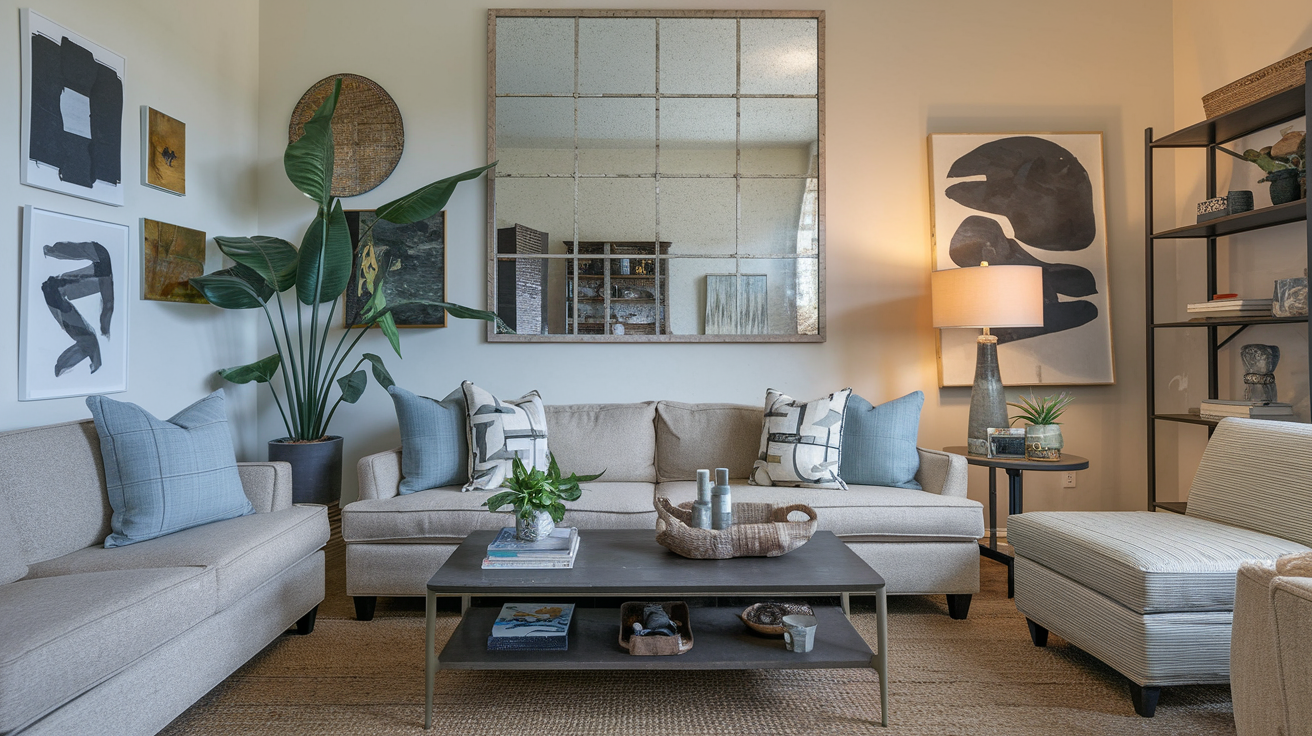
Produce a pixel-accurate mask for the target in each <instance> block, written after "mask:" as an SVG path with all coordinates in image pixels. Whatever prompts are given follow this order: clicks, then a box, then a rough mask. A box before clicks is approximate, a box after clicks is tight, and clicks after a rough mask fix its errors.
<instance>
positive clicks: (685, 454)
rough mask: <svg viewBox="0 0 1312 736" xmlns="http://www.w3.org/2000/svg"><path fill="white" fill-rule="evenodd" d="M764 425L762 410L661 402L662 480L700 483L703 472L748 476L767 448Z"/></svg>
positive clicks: (658, 447) (658, 441)
mask: <svg viewBox="0 0 1312 736" xmlns="http://www.w3.org/2000/svg"><path fill="white" fill-rule="evenodd" d="M763 424H764V421H763V416H762V413H761V408H760V407H759V406H742V405H739V404H681V403H679V402H677V401H661V402H658V403H657V404H656V477H657V480H658V481H660V482H662V483H663V482H665V481H670V480H696V479H697V471H698V469H701V468H705V469H708V470H711V469H714V468H728V469H729V477H730V478H746V477H747V476H749V475H751V474H752V465H753V464H754V463H755V462H756V456H757V454H758V453H759V452H760V449H761V426H762V425H763Z"/></svg>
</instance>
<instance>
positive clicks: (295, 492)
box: [269, 436, 342, 505]
mask: <svg viewBox="0 0 1312 736" xmlns="http://www.w3.org/2000/svg"><path fill="white" fill-rule="evenodd" d="M269 459H270V460H281V461H283V462H287V463H291V466H292V503H321V504H325V505H327V504H333V503H337V502H338V501H339V500H340V499H341V497H342V438H341V437H335V436H329V437H328V439H326V440H324V441H322V442H287V441H285V440H269Z"/></svg>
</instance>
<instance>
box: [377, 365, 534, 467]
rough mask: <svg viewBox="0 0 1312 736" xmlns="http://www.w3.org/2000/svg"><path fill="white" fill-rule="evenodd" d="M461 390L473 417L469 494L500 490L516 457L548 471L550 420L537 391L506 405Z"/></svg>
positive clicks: (466, 386) (475, 390)
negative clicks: (476, 491)
mask: <svg viewBox="0 0 1312 736" xmlns="http://www.w3.org/2000/svg"><path fill="white" fill-rule="evenodd" d="M460 389H461V390H462V391H464V393H465V409H466V411H467V412H468V416H469V424H468V431H469V482H468V483H466V484H465V486H464V488H465V490H466V491H473V490H487V489H490V488H496V487H498V486H500V485H501V482H502V481H504V480H505V479H506V476H508V475H510V466H511V463H512V462H513V461H514V459H515V458H516V457H518V458H519V459H520V461H521V462H523V463H524V464H525V465H527V466H528V467H529V469H533V468H537V469H538V470H546V469H547V465H548V459H547V453H548V450H547V417H546V412H545V411H544V410H543V408H542V397H541V396H539V395H538V392H537V391H530V392H528V393H527V394H525V395H523V396H521V397H520V398H518V399H515V400H513V401H502V400H501V399H498V398H497V397H495V396H493V395H492V394H490V393H488V392H487V391H484V390H483V389H481V388H479V387H477V386H475V385H474V384H472V383H470V382H469V381H465V382H464V383H462V384H460ZM403 454H404V451H403Z"/></svg>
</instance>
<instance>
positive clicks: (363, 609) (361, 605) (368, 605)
mask: <svg viewBox="0 0 1312 736" xmlns="http://www.w3.org/2000/svg"><path fill="white" fill-rule="evenodd" d="M354 600H355V618H356V620H357V621H373V620H374V608H375V607H376V606H377V605H378V596H375V595H357V596H355V598H354Z"/></svg>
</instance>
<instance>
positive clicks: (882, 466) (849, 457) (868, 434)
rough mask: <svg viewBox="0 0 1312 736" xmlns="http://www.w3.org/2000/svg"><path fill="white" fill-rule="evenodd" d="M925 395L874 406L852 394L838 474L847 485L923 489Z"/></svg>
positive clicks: (916, 395)
mask: <svg viewBox="0 0 1312 736" xmlns="http://www.w3.org/2000/svg"><path fill="white" fill-rule="evenodd" d="M924 405H925V394H924V393H923V392H921V391H913V392H911V393H909V394H907V395H906V396H903V397H902V398H899V399H893V400H892V401H888V402H885V403H883V404H880V405H879V406H871V404H870V402H869V401H866V400H865V399H863V398H861V397H860V396H857V395H856V394H852V396H851V397H850V398H848V400H847V415H846V416H845V417H844V418H843V456H842V462H841V463H840V464H839V466H838V475H839V477H841V478H842V479H843V480H844V481H845V482H847V483H850V484H851V483H854V484H857V485H863V486H893V487H894V488H920V484H919V483H917V482H916V473H917V472H919V471H920V452H919V450H917V449H916V437H917V435H918V434H919V433H920V409H921V407H923V406H924Z"/></svg>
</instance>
